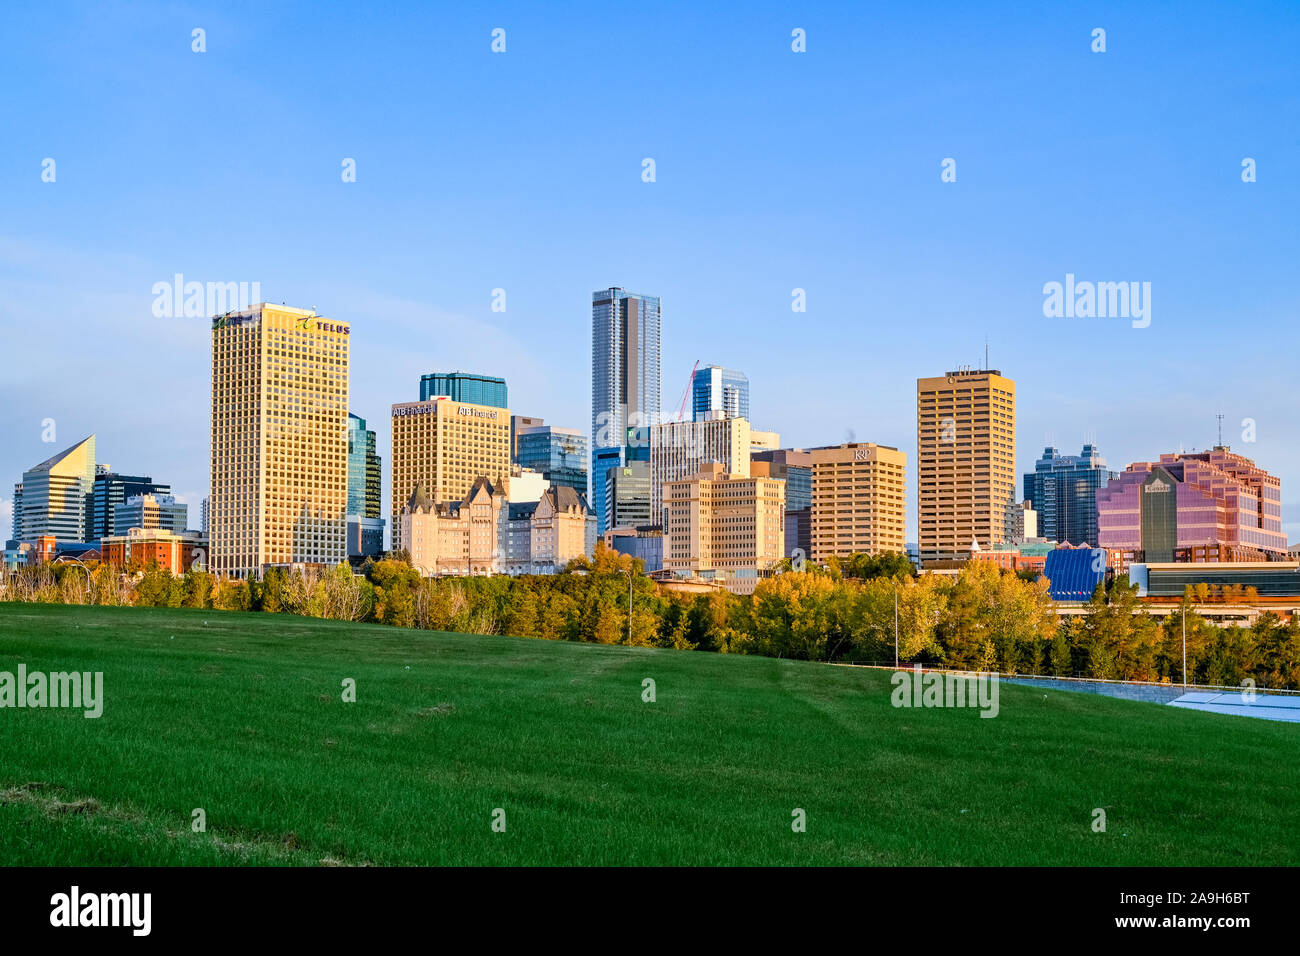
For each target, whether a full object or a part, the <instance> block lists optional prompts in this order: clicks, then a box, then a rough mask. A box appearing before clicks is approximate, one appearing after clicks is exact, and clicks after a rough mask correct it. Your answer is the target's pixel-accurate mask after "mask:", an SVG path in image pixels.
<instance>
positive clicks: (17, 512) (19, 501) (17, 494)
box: [12, 481, 23, 548]
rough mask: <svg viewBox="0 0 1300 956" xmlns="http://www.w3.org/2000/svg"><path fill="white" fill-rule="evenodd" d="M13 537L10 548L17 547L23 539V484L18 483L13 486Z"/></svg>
mask: <svg viewBox="0 0 1300 956" xmlns="http://www.w3.org/2000/svg"><path fill="white" fill-rule="evenodd" d="M13 521H14V537H13V541H14V543H13V545H12V547H15V548H16V547H18V542H19V541H21V540H22V537H23V483H22V482H21V481H20V482H18V484H16V485H14V514H13Z"/></svg>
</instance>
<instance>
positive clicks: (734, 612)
mask: <svg viewBox="0 0 1300 956" xmlns="http://www.w3.org/2000/svg"><path fill="white" fill-rule="evenodd" d="M904 565H906V566H904ZM809 567H810V569H809V570H804V571H791V570H787V571H784V572H783V573H781V574H778V575H776V576H774V577H771V578H767V579H764V580H762V581H760V582H759V584H758V586H757V588H756V589H755V591H754V594H753V595H752V596H737V595H734V594H730V593H727V592H724V591H717V592H711V593H708V594H683V593H681V592H678V591H673V590H669V589H667V588H664V587H662V586H660V585H658V584H656V583H655V582H653V581H651V580H650V579H648V578H646V577H644V576H643V575H642V574H641V573H640V572H641V566H640V562H639V561H636V560H634V559H632V558H630V557H628V556H625V555H621V554H618V553H616V552H613V551H610V550H607V549H605V548H604V547H603V546H602V547H599V548H598V549H597V552H596V554H595V556H594V557H593V558H592V559H590V560H587V559H578V560H576V561H574V562H572V563H571V564H570V566H569V567H568V568H567V569H566V571H565V572H564V573H561V574H556V575H544V576H524V577H518V578H511V577H507V576H496V577H476V578H439V579H431V578H422V577H420V576H419V574H418V573H416V571H415V570H414V569H413V568H412V567H411V566H410V564H409V563H407V562H406V561H405V560H403V556H402V555H396V556H394V557H392V558H389V559H386V560H381V561H375V562H369V563H367V565H366V566H365V568H364V569H363V572H364V573H363V574H361V575H354V574H353V573H352V572H351V570H350V569H349V568H348V567H347V566H346V565H340V566H339V567H337V568H335V569H333V570H331V571H318V570H310V569H309V570H306V571H295V572H294V573H292V574H290V573H288V572H286V571H283V570H279V569H273V570H271V571H269V572H268V573H267V574H266V575H265V576H264V577H263V578H262V579H261V580H255V581H231V580H219V579H216V578H214V577H212V576H211V575H209V574H206V573H204V572H201V571H190V572H188V573H187V574H185V575H182V576H179V577H178V576H173V575H171V574H169V573H168V572H166V571H163V570H160V569H159V568H157V567H156V566H152V567H150V568H148V569H145V570H143V571H139V572H137V573H136V574H134V575H123V574H121V573H120V572H119V571H117V570H116V569H113V568H108V567H103V566H100V567H95V566H92V567H91V568H89V569H87V568H84V567H82V566H79V565H40V566H37V567H34V568H27V569H23V570H22V571H20V572H19V573H18V574H17V575H15V576H13V577H12V578H11V579H10V582H9V584H8V587H7V589H6V592H5V598H6V599H8V600H17V601H40V602H47V603H60V602H62V603H71V604H91V603H93V604H135V605H142V606H152V607H193V608H214V609H218V610H241V611H262V612H268V613H283V614H300V615H308V616H312V617H321V618H330V619H334V620H342V621H372V622H377V623H382V624H387V625H390V626H393V627H404V628H421V629H427V630H441V631H458V632H462V633H470V634H511V635H516V636H521V637H536V638H544V639H547V640H564V641H586V642H592V643H601V644H632V645H636V646H645V647H675V648H682V649H699V650H706V651H717V652H722V653H740V654H762V655H768V656H775V657H788V658H796V659H800V660H814V661H827V662H843V663H852V662H859V663H878V664H891V663H893V662H894V660H895V653H897V660H899V661H900V662H904V663H912V662H920V663H924V664H932V665H937V666H947V667H955V668H962V669H968V670H985V671H1000V672H1002V673H1034V674H1054V675H1058V676H1076V677H1093V678H1105V679H1129V680H1156V681H1160V680H1167V681H1172V682H1181V681H1182V679H1183V653H1182V626H1183V617H1184V616H1185V617H1186V625H1187V672H1188V680H1189V681H1191V682H1196V683H1207V684H1229V685H1235V684H1239V683H1240V682H1241V681H1242V680H1244V679H1246V678H1253V679H1254V680H1255V681H1256V683H1257V684H1258V685H1259V686H1261V687H1289V688H1300V623H1294V622H1293V623H1286V624H1284V623H1282V622H1281V621H1280V620H1279V619H1278V618H1277V617H1276V616H1274V615H1272V614H1265V615H1263V616H1262V617H1261V618H1260V619H1259V620H1258V621H1257V622H1256V624H1255V625H1254V626H1252V627H1250V628H1236V627H1219V626H1216V625H1214V624H1213V623H1211V622H1209V621H1206V620H1205V619H1203V618H1202V617H1200V616H1199V615H1198V614H1196V613H1195V612H1194V611H1193V610H1192V600H1193V599H1194V598H1197V597H1199V595H1197V594H1195V593H1191V592H1189V594H1188V595H1187V597H1186V598H1185V600H1184V606H1183V608H1181V609H1180V613H1179V614H1174V615H1171V616H1169V617H1167V618H1165V619H1164V620H1163V622H1162V621H1161V620H1159V619H1157V618H1155V617H1153V616H1152V615H1150V614H1149V613H1148V612H1147V611H1146V610H1145V609H1144V607H1143V606H1142V605H1141V603H1140V602H1139V601H1138V598H1137V591H1136V588H1134V587H1131V586H1130V585H1129V584H1128V583H1127V581H1126V580H1125V579H1123V578H1120V579H1118V580H1117V581H1116V582H1114V584H1113V586H1112V587H1111V588H1110V589H1109V591H1105V590H1103V589H1101V588H1099V589H1098V592H1097V594H1095V595H1094V596H1093V599H1092V601H1091V602H1090V603H1089V605H1088V606H1087V608H1086V613H1084V614H1082V615H1079V616H1076V617H1069V618H1062V619H1058V616H1057V613H1056V609H1055V607H1054V605H1053V602H1052V600H1051V597H1050V596H1049V594H1048V591H1047V583H1046V581H1044V580H1039V581H1034V582H1031V581H1026V580H1024V579H1023V578H1021V577H1019V576H1017V575H1015V574H1012V573H1010V572H1005V571H1002V570H1000V569H998V568H997V567H995V566H993V565H991V564H986V563H980V562H972V563H971V564H969V565H967V566H966V567H965V568H964V569H962V571H961V574H960V575H959V576H958V577H957V578H955V579H949V578H943V577H939V576H937V575H921V576H920V577H917V576H916V575H914V574H913V573H912V572H911V565H910V563H908V562H907V561H906V558H905V557H903V556H881V557H877V558H868V557H867V556H854V557H853V558H848V559H845V560H844V561H842V562H834V563H832V564H831V566H830V567H829V569H826V570H823V569H816V568H811V566H809ZM629 589H630V593H629ZM629 597H630V599H631V615H630V620H629V613H628V609H629ZM896 649H897V650H896Z"/></svg>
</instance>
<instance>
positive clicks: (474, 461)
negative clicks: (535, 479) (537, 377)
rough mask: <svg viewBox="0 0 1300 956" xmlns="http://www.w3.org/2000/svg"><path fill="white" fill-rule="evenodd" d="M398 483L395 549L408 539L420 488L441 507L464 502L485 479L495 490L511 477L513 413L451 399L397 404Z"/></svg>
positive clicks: (393, 507) (393, 506) (392, 507)
mask: <svg viewBox="0 0 1300 956" xmlns="http://www.w3.org/2000/svg"><path fill="white" fill-rule="evenodd" d="M391 461H392V464H391V468H392V470H393V484H392V488H391V497H390V500H389V513H390V514H391V516H392V522H393V523H392V529H393V547H394V548H409V546H410V545H409V542H404V541H403V540H402V536H403V534H404V532H403V530H402V523H401V518H402V509H403V508H404V507H405V506H406V505H407V504H409V502H410V500H411V495H412V494H414V493H415V489H416V486H417V485H419V486H422V487H423V489H424V490H425V491H426V493H427V494H428V495H429V496H430V498H431V500H432V501H434V502H436V503H438V504H445V503H448V502H454V501H461V500H463V499H464V498H465V497H466V496H467V495H469V493H470V491H471V490H472V489H473V487H474V483H475V482H476V481H477V480H478V479H479V478H483V479H486V481H487V482H488V483H489V484H490V485H492V486H493V487H494V488H495V487H498V486H504V483H505V480H506V478H507V477H508V476H509V475H510V410H509V409H505V408H496V407H495V406H489V405H471V404H469V403H467V402H456V401H453V400H452V399H450V398H431V399H429V400H428V401H424V402H399V403H398V404H396V405H394V406H393V452H392V459H391Z"/></svg>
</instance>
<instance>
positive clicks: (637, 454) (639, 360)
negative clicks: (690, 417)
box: [591, 287, 660, 534]
mask: <svg viewBox="0 0 1300 956" xmlns="http://www.w3.org/2000/svg"><path fill="white" fill-rule="evenodd" d="M659 333H660V305H659V298H658V297H657V296H649V295H636V294H634V293H631V292H626V291H624V290H623V289H619V288H617V287H613V288H609V289H603V290H601V291H599V292H594V293H592V296H591V451H592V468H591V503H592V509H593V510H594V511H595V512H596V517H597V533H598V534H604V533H605V530H606V529H605V511H606V507H605V472H606V471H607V470H609V468H611V467H615V466H625V465H627V463H628V462H629V461H633V460H639V459H641V456H642V454H643V453H648V451H649V442H648V441H646V442H645V443H644V445H645V447H644V448H642V447H641V438H640V436H641V435H642V434H645V435H647V436H648V429H649V426H651V425H654V424H657V423H658V422H659V389H660V365H659V343H660V335H659Z"/></svg>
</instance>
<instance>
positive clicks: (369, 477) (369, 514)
mask: <svg viewBox="0 0 1300 956" xmlns="http://www.w3.org/2000/svg"><path fill="white" fill-rule="evenodd" d="M380 480H381V471H380V460H379V455H378V454H376V452H375V433H374V432H373V431H370V430H369V429H367V428H366V420H365V419H364V418H361V417H360V416H357V415H353V414H352V413H351V412H348V511H347V534H348V554H349V555H350V556H354V557H357V556H364V555H377V554H379V553H380V552H382V551H383V550H384V519H383V518H381V517H379V503H380V496H381V491H380Z"/></svg>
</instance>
